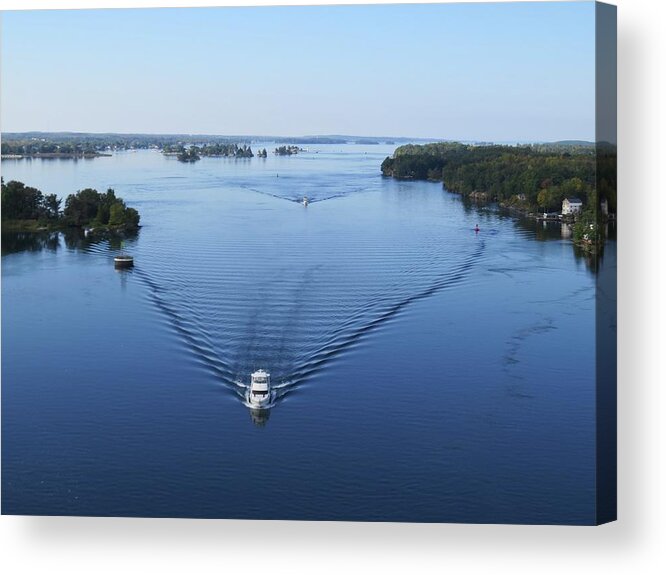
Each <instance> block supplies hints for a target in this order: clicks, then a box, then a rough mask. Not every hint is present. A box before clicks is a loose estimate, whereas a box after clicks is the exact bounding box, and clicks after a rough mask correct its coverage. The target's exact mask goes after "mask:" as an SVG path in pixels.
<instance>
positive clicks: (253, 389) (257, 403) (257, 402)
mask: <svg viewBox="0 0 666 575" xmlns="http://www.w3.org/2000/svg"><path fill="white" fill-rule="evenodd" d="M247 402H248V403H249V404H250V407H253V408H255V409H261V408H263V407H266V406H267V405H268V404H270V402H271V374H270V373H268V372H267V371H264V370H263V369H259V370H257V371H255V372H254V373H252V374H251V375H250V387H249V389H248V390H247Z"/></svg>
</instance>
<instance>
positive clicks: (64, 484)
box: [2, 145, 595, 524]
mask: <svg viewBox="0 0 666 575" xmlns="http://www.w3.org/2000/svg"><path fill="white" fill-rule="evenodd" d="M267 147H268V148H269V149H271V148H270V146H269V145H267ZM392 149H393V148H392V147H387V146H366V147H363V146H359V145H345V146H341V145H339V146H319V147H311V148H310V149H309V151H308V152H306V153H303V154H299V155H298V156H291V157H273V156H272V155H269V158H267V159H265V160H264V159H259V158H253V159H249V160H234V159H224V158H204V159H202V160H201V161H200V162H197V163H195V164H182V163H179V162H177V161H176V160H175V159H173V158H165V157H163V156H162V155H160V154H159V153H158V152H156V151H136V152H123V153H117V154H115V155H114V156H113V157H110V158H96V159H94V160H85V161H65V160H54V161H46V160H37V161H29V160H20V161H13V160H12V161H3V163H2V173H3V177H4V178H5V180H6V181H7V180H11V179H17V180H21V181H24V182H26V183H27V184H30V185H32V186H36V187H38V188H40V189H41V190H43V191H44V192H45V193H57V194H58V195H60V196H65V195H67V194H69V193H72V192H74V191H76V190H78V189H81V188H85V187H94V188H97V189H99V190H104V189H106V188H107V187H113V188H114V189H115V190H116V193H117V194H118V195H120V196H121V197H123V198H124V199H125V200H126V201H127V203H128V204H129V205H131V206H133V207H136V208H137V209H138V210H139V212H140V213H141V216H142V224H143V227H142V228H141V230H140V233H139V235H138V236H137V237H136V238H135V239H132V240H129V241H128V242H127V243H126V250H127V251H129V252H131V253H132V254H133V255H134V257H135V262H136V266H135V268H134V269H133V270H131V271H122V272H119V271H115V270H114V268H113V263H112V258H113V255H114V254H115V253H117V251H118V245H117V243H114V242H109V241H98V242H95V241H86V240H80V239H75V240H72V238H65V237H62V236H58V235H57V234H55V235H53V236H52V237H50V238H49V239H48V241H47V239H42V240H40V241H39V242H32V243H31V242H26V241H25V239H24V242H23V243H22V244H21V245H20V246H19V243H17V242H16V237H14V236H12V237H10V236H5V237H3V257H2V274H3V275H2V444H3V445H2V447H3V449H2V469H3V473H2V490H3V493H2V512H3V513H9V514H39V515H128V516H157V517H238V518H241V517H242V518H268V519H336V520H377V521H449V522H453V521H455V522H512V523H575V524H589V523H593V522H594V513H595V484H594V482H595V477H594V457H595V452H594V433H595V425H594V411H595V404H594V401H595V393H594V392H595V388H594V375H595V353H594V351H595V350H594V333H595V315H594V285H595V278H594V274H593V272H592V271H591V270H590V267H589V266H588V265H587V263H586V262H585V260H584V259H581V258H579V257H577V256H576V254H575V253H574V251H573V249H572V246H571V244H570V242H569V240H567V239H566V238H564V239H563V238H561V237H560V230H559V228H557V229H556V230H553V229H547V230H543V229H542V228H537V227H535V226H534V225H533V224H531V223H524V222H522V223H521V222H517V221H515V220H514V219H511V218H508V217H504V216H502V215H501V214H498V213H497V212H496V211H494V210H492V209H490V208H478V207H473V206H468V205H465V204H464V203H463V202H462V201H461V199H460V198H459V197H458V196H456V195H454V194H450V193H448V192H446V191H445V190H443V189H442V187H441V185H439V184H434V183H427V182H397V181H394V180H390V179H385V178H382V177H381V175H380V173H379V165H380V163H381V161H382V160H383V158H384V157H385V156H386V155H389V154H390V153H391V152H392ZM303 196H308V198H309V199H310V200H311V203H310V205H309V206H307V207H304V206H302V205H301V204H299V203H298V202H299V200H300V199H301V198H302V197H303ZM477 223H478V224H479V225H480V227H481V231H480V232H479V233H478V234H476V233H475V232H474V230H473V228H474V226H475V225H476V224H477ZM258 368H265V369H267V370H269V371H270V372H271V374H272V379H273V382H274V383H275V384H276V386H277V387H278V392H277V397H276V401H275V405H274V407H273V408H272V409H271V410H270V411H268V412H266V413H265V414H257V413H253V412H251V411H250V410H249V409H248V408H247V407H246V406H245V405H244V394H245V389H246V386H247V384H248V379H249V373H250V372H251V371H253V370H254V369H258Z"/></svg>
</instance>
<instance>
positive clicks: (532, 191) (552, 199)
mask: <svg viewBox="0 0 666 575" xmlns="http://www.w3.org/2000/svg"><path fill="white" fill-rule="evenodd" d="M609 157H610V155H609ZM600 165H601V163H600V161H599V158H598V154H597V148H596V147H595V146H592V145H577V144H572V145H564V144H562V145H532V146H501V145H484V146H473V145H466V144H460V143H448V142H447V143H436V144H426V145H421V146H419V145H406V146H400V147H399V148H397V149H396V151H395V153H394V155H393V157H389V158H386V159H385V160H384V162H383V163H382V165H381V171H382V173H383V174H384V175H385V176H392V177H394V178H399V179H416V180H431V181H441V182H443V184H444V186H445V187H446V189H447V190H449V191H451V192H455V193H459V194H462V195H466V196H470V195H473V194H475V193H481V194H484V195H485V197H486V198H487V199H488V200H492V201H497V202H499V203H500V204H501V205H505V206H507V207H517V208H524V209H525V210H526V211H527V210H529V209H533V210H535V209H541V210H545V211H552V210H558V209H559V208H561V206H562V200H563V199H564V198H565V197H571V196H574V197H578V198H580V199H581V200H582V201H583V203H584V205H595V203H596V200H597V197H596V192H597V179H598V178H597V176H598V173H597V172H598V167H599V166H600ZM608 167H609V169H608V170H606V171H607V172H608V176H609V178H612V177H613V176H612V173H613V169H614V165H613V166H611V165H609V166H608ZM601 179H603V178H601ZM612 188H613V186H612V184H611V183H610V182H609V181H607V182H606V184H605V187H604V190H603V197H605V198H606V199H607V201H608V204H609V209H610V210H611V211H615V204H616V197H615V194H614V193H611V192H612Z"/></svg>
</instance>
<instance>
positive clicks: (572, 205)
mask: <svg viewBox="0 0 666 575" xmlns="http://www.w3.org/2000/svg"><path fill="white" fill-rule="evenodd" d="M582 210H583V202H582V201H581V200H579V199H578V198H564V200H563V201H562V215H563V216H567V215H570V214H579V213H580V212H581V211H582Z"/></svg>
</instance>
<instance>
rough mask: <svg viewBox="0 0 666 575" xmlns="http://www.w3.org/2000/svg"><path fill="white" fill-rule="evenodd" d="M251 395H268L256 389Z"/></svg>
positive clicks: (266, 391) (264, 391)
mask: <svg viewBox="0 0 666 575" xmlns="http://www.w3.org/2000/svg"><path fill="white" fill-rule="evenodd" d="M252 393H253V394H254V395H266V394H267V393H268V390H258V389H255V390H254V391H253V392H252Z"/></svg>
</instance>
